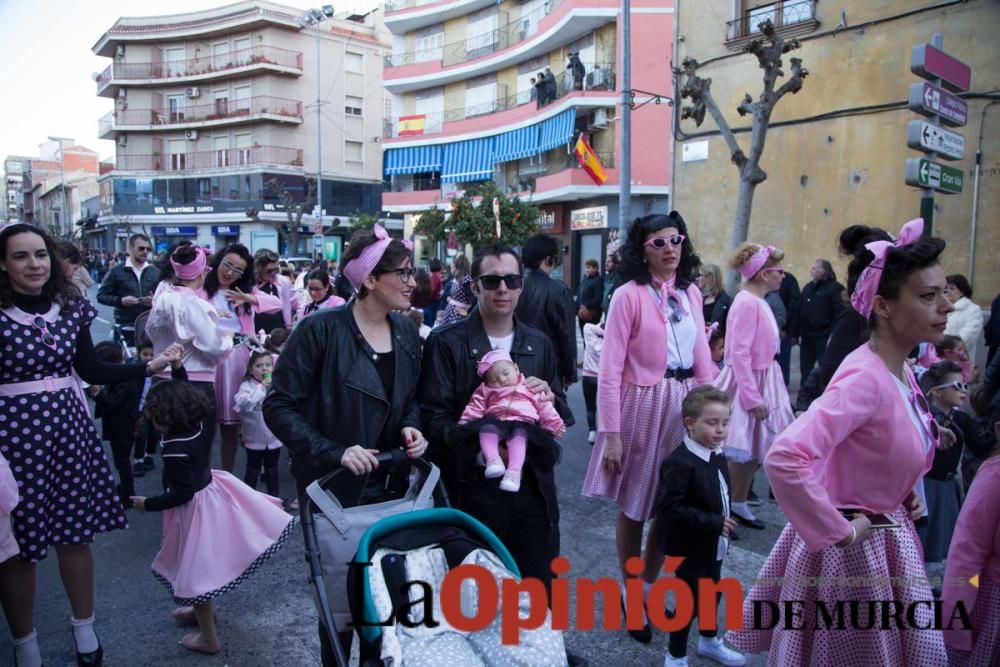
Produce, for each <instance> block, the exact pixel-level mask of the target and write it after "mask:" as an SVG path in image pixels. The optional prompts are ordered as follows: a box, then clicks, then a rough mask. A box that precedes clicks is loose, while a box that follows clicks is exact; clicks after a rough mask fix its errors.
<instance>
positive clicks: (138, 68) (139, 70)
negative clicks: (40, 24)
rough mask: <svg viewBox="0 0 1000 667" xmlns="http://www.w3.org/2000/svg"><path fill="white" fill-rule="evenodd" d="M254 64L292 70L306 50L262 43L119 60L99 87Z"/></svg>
mask: <svg viewBox="0 0 1000 667" xmlns="http://www.w3.org/2000/svg"><path fill="white" fill-rule="evenodd" d="M250 65H274V66H277V67H286V68H288V69H297V70H301V69H302V53H301V52H300V51H290V50H288V49H282V48H279V47H276V46H267V45H264V44H258V45H257V46H252V47H250V48H248V49H240V50H238V51H230V52H229V53H224V54H216V55H206V56H203V57H201V58H191V59H188V60H176V61H160V62H152V63H128V62H115V63H112V64H111V65H108V67H107V69H105V70H104V71H103V72H101V74H100V75H98V77H97V89H98V90H102V89H103V88H104V87H105V86H106V85H107V84H108V83H109V82H110V81H111V80H112V79H116V80H124V81H134V80H144V79H176V78H181V77H189V76H201V75H206V74H213V73H215V72H225V71H228V70H233V69H237V68H240V67H247V66H250Z"/></svg>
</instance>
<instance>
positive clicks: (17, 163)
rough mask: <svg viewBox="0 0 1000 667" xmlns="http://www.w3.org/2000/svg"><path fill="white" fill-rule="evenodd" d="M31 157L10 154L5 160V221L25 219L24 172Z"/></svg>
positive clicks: (5, 222)
mask: <svg viewBox="0 0 1000 667" xmlns="http://www.w3.org/2000/svg"><path fill="white" fill-rule="evenodd" d="M30 162H31V158H30V157H25V156H23V155H8V156H7V157H6V158H4V161H3V183H4V192H3V202H4V206H3V213H2V215H3V218H2V219H3V222H4V224H7V223H11V222H21V221H22V220H23V219H24V172H25V171H26V170H27V169H28V166H29V164H30Z"/></svg>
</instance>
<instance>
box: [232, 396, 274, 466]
mask: <svg viewBox="0 0 1000 667" xmlns="http://www.w3.org/2000/svg"><path fill="white" fill-rule="evenodd" d="M266 395H267V389H265V388H264V385H262V384H261V383H260V382H257V381H256V380H253V379H250V380H244V381H243V382H242V383H241V384H240V388H239V390H238V391H237V392H236V396H235V398H233V402H234V403H235V405H236V412H238V413H239V415H240V423H241V424H242V425H243V444H244V446H245V447H246V448H247V449H252V450H257V451H260V450H266V449H279V448H280V447H281V441H279V440H278V439H277V438H276V437H274V434H273V433H271V429H269V428H268V427H267V424H265V423H264V413H263V412H261V405H262V404H263V403H264V396H266Z"/></svg>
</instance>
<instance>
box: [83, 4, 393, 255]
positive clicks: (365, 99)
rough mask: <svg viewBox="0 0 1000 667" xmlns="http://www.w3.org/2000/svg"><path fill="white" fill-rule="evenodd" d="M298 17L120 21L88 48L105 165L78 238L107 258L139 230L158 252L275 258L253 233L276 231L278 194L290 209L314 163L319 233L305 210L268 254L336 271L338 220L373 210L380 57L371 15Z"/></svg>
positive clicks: (213, 13) (249, 9) (271, 238)
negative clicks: (293, 242)
mask: <svg viewBox="0 0 1000 667" xmlns="http://www.w3.org/2000/svg"><path fill="white" fill-rule="evenodd" d="M303 16H304V14H303V12H302V11H301V10H298V9H294V8H291V7H286V6H283V5H279V4H275V3H271V2H264V1H257V0H253V1H246V2H240V3H237V4H233V5H227V6H225V7H218V8H215V9H209V10H205V11H199V12H191V13H186V14H175V15H171V16H156V17H137V18H131V17H123V18H120V19H119V20H118V21H116V22H115V24H114V25H113V26H112V27H111V28H109V29H108V31H107V32H106V33H104V34H103V35H102V36H101V38H100V39H99V40H98V42H97V43H96V44H95V45H94V47H93V51H94V53H96V54H98V55H101V56H105V57H108V58H110V59H111V60H112V62H111V64H110V65H109V66H108V67H107V69H106V70H105V71H104V72H102V73H101V74H100V75H98V76H97V77H96V84H97V94H98V95H99V96H102V97H106V98H108V100H109V103H111V104H113V105H114V110H113V111H111V112H109V113H108V114H107V115H106V116H104V117H103V118H101V120H100V121H99V124H98V126H99V129H98V134H99V136H100V137H101V138H102V139H111V140H114V141H115V144H116V159H115V170H114V171H113V172H111V173H110V174H108V175H106V176H104V177H103V178H102V181H101V193H100V194H101V201H102V205H101V215H100V216H99V219H98V224H97V226H96V229H95V230H93V231H92V233H96V234H103V235H104V236H105V237H106V240H107V241H108V242H111V243H114V244H117V246H118V247H123V246H122V244H123V243H124V241H123V238H122V237H124V236H127V232H128V231H137V230H140V229H141V230H144V231H146V232H147V233H149V234H150V235H151V236H153V237H154V243H155V245H156V247H157V249H158V250H162V249H165V248H166V247H167V246H169V245H170V244H172V243H174V242H176V241H179V240H183V239H187V240H191V241H194V242H196V243H198V244H199V245H202V246H205V247H209V248H212V249H216V248H221V247H223V246H224V245H225V244H227V243H231V242H240V243H243V244H245V245H247V246H248V247H250V248H251V250H256V249H258V248H262V247H267V248H272V249H276V248H278V246H279V241H278V231H277V229H275V228H274V227H273V226H272V225H270V224H267V221H275V222H277V223H283V222H287V215H286V212H285V210H284V207H283V205H282V196H281V195H282V193H283V192H287V193H288V194H290V195H291V196H292V197H293V200H294V201H295V202H302V201H303V200H304V199H305V197H306V194H307V190H308V186H307V178H308V179H313V178H314V177H315V175H316V173H317V170H318V169H320V166H319V164H318V162H319V160H320V158H321V159H322V166H321V169H322V179H321V180H322V202H323V214H324V218H323V224H324V225H325V226H324V231H325V232H326V234H325V235H324V237H323V238H322V239H321V238H320V235H315V237H316V238H313V237H314V234H313V230H314V228H315V225H316V223H317V218H316V217H315V216H314V215H313V212H314V211H313V210H312V208H313V207H312V206H309V207H307V210H308V213H307V215H306V216H305V217H303V219H302V224H303V226H304V227H305V229H304V230H303V232H304V234H303V237H302V240H301V243H300V247H299V248H282V249H281V250H282V252H285V253H288V254H292V255H297V254H302V253H307V254H310V255H312V254H313V253H314V251H318V250H319V249H320V248H322V250H323V253H324V254H325V255H327V256H329V257H331V258H334V259H336V258H339V253H340V248H341V247H342V239H341V236H340V234H342V233H343V232H342V231H341V229H343V228H346V227H347V225H346V224H344V225H343V227H341V226H340V223H341V221H343V222H344V223H346V222H347V219H348V217H349V216H350V215H351V214H353V213H355V212H357V211H360V212H363V213H376V214H377V213H378V212H379V211H380V210H381V143H380V141H381V130H382V125H383V98H382V90H381V84H380V78H381V73H382V58H383V55H384V52H383V51H384V46H385V45H384V43H383V42H382V41H380V37H379V35H380V32H379V31H380V28H379V26H378V25H377V24H376V19H377V16H378V15H377V14H370V15H368V16H365V17H356V16H355V17H349V18H346V19H345V18H337V17H328V18H326V17H324V18H323V20H322V21H321V22H319V23H313V24H311V25H307V24H305V23H304V22H303ZM317 101H319V102H320V103H319V104H318V105H317ZM320 143H321V145H320ZM249 209H253V210H255V211H256V212H257V215H258V216H259V220H260V222H253V221H251V219H250V218H249V217H248V214H247V212H248V210H249ZM123 230H125V233H124V234H123V233H122V231H123ZM320 240H321V242H320V243H314V241H320Z"/></svg>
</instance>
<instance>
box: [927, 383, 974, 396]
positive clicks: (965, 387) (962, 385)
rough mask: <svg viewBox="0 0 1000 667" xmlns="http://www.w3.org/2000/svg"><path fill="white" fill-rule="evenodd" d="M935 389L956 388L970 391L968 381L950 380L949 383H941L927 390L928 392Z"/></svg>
mask: <svg viewBox="0 0 1000 667" xmlns="http://www.w3.org/2000/svg"><path fill="white" fill-rule="evenodd" d="M935 389H954V390H956V391H969V383H968V382H958V381H955V382H949V383H948V384H939V385H937V386H936V387H931V388H930V389H928V390H927V393H930V392H932V391H934V390H935Z"/></svg>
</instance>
